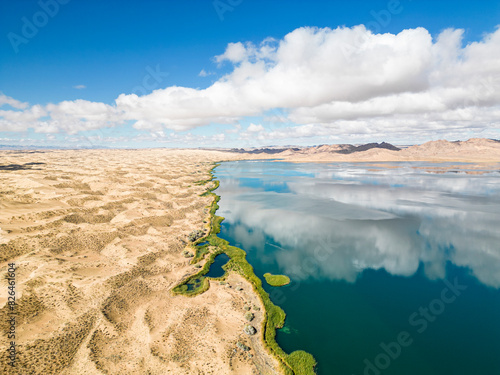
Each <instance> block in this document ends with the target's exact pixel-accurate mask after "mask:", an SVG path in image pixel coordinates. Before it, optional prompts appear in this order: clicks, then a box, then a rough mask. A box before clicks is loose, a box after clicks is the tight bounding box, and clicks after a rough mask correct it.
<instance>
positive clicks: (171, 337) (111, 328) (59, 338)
mask: <svg viewBox="0 0 500 375" xmlns="http://www.w3.org/2000/svg"><path fill="white" fill-rule="evenodd" d="M241 157H243V156H237V155H233V154H223V153H219V152H206V151H205V152H201V151H175V150H129V151H125V150H82V151H45V152H41V153H36V154H33V153H24V152H9V151H4V152H1V153H0V160H1V162H0V164H2V165H3V166H7V167H5V168H3V169H2V170H0V228H1V232H0V262H1V263H0V272H1V273H2V275H5V274H6V272H7V263H8V262H12V261H14V262H15V263H16V265H17V268H18V271H17V277H16V283H17V285H16V292H17V296H16V297H17V300H18V306H17V312H18V314H19V315H18V320H17V327H16V334H17V337H16V344H17V350H18V353H17V367H16V368H12V367H10V366H9V365H8V364H7V352H6V351H5V350H2V353H1V354H0V372H1V373H3V374H23V375H25V374H44V375H46V374H66V375H73V374H118V373H120V374H166V373H169V374H255V373H262V374H274V373H277V371H276V369H275V368H276V365H277V364H276V361H275V359H274V358H272V357H270V356H269V354H268V353H267V352H266V350H264V348H263V346H262V341H261V340H260V337H259V335H257V336H255V337H252V338H250V337H248V336H247V335H245V334H244V333H243V327H244V325H245V319H244V314H245V312H246V310H245V309H244V305H248V306H259V305H260V300H259V299H258V297H257V296H256V295H255V294H254V293H253V291H252V290H251V287H250V285H249V284H248V283H247V281H246V280H244V279H243V278H241V277H240V276H238V275H231V276H230V278H229V280H228V284H229V285H232V286H233V288H229V287H228V286H227V285H219V283H218V282H211V287H210V289H209V290H208V291H207V292H205V293H203V294H202V295H200V296H197V297H194V298H187V297H183V296H174V295H173V294H172V293H171V288H172V287H173V286H175V285H176V284H177V283H178V282H179V281H180V280H182V278H184V277H186V275H190V274H192V273H195V272H196V271H197V269H196V268H194V266H193V265H191V264H189V259H186V258H185V257H184V256H183V250H184V249H185V247H186V245H187V236H188V234H189V233H190V232H191V231H193V230H194V229H201V230H202V229H204V228H206V226H207V224H206V222H207V215H208V213H207V210H206V206H208V205H209V204H210V202H211V198H210V197H200V194H201V193H203V192H204V191H205V189H206V187H204V186H199V185H196V184H194V182H196V181H199V180H204V179H206V178H207V177H208V176H209V175H208V173H207V172H208V170H209V169H210V168H211V167H212V164H211V162H213V161H217V160H221V159H228V158H231V159H234V158H241ZM33 162H37V163H43V164H27V163H33ZM9 166H10V167H9ZM16 166H20V167H16ZM235 286H241V287H243V290H242V291H238V290H237V289H240V288H235ZM0 291H2V292H1V293H0V306H2V308H1V309H0V326H1V329H2V332H5V331H6V330H7V329H8V326H7V315H8V309H7V306H6V300H7V294H6V291H7V283H6V280H5V279H4V278H3V277H2V278H1V281H0ZM262 311H263V308H262V306H260V310H256V314H255V315H256V321H255V322H256V326H259V324H260V322H261V321H262ZM1 337H2V338H1V340H2V341H1V342H0V345H1V346H2V347H3V348H6V347H7V341H8V340H7V338H6V336H5V335H2V336H1ZM238 341H241V342H243V343H245V344H246V345H248V346H249V347H251V351H250V352H248V353H247V352H243V351H242V350H241V349H238V347H237V346H236V343H237V342H238Z"/></svg>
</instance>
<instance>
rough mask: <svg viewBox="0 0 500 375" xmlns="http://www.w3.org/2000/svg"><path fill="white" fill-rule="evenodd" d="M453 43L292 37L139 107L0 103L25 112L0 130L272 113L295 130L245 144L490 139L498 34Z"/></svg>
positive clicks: (0, 121) (498, 108)
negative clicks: (353, 138) (347, 138)
mask: <svg viewBox="0 0 500 375" xmlns="http://www.w3.org/2000/svg"><path fill="white" fill-rule="evenodd" d="M462 37H463V31H462V30H455V29H449V30H445V31H443V32H442V33H441V34H439V35H438V36H437V37H436V38H435V40H433V38H432V36H431V35H430V34H429V32H428V31H427V30H425V29H423V28H416V29H409V30H403V31H402V32H400V33H399V34H390V33H386V34H373V33H372V32H370V31H369V30H367V29H366V28H365V27H364V26H356V27H353V28H345V27H339V28H337V29H329V28H321V29H320V28H312V27H303V28H299V29H296V30H294V31H292V32H290V33H289V34H287V35H286V36H285V37H284V38H283V39H282V40H279V41H276V40H273V39H266V40H264V41H263V42H262V43H260V44H259V45H254V44H252V43H242V42H237V43H230V44H228V46H227V48H226V50H225V52H224V53H223V54H222V55H219V56H216V57H215V61H216V62H217V63H219V64H222V63H224V62H225V63H227V64H232V71H231V72H230V73H229V74H227V75H225V76H224V77H222V78H220V79H219V80H218V81H216V82H215V83H214V84H212V85H211V86H209V87H208V88H205V89H193V88H188V87H177V86H171V87H167V88H164V89H159V90H155V91H153V92H152V93H150V94H148V95H144V96H137V95H135V94H121V95H120V96H119V97H118V98H117V99H116V101H115V103H114V104H113V105H107V104H104V103H93V102H88V101H83V100H77V101H72V102H61V103H59V104H50V105H47V106H45V107H43V108H42V107H41V108H39V109H37V111H38V112H36V111H34V110H33V107H30V108H26V105H25V103H20V102H17V101H15V100H14V99H12V98H8V97H5V96H0V104H2V101H3V102H6V100H9V102H10V103H14V104H15V105H16V106H17V107H16V108H18V109H23V108H24V111H23V112H26V114H23V115H18V114H13V113H11V112H18V111H2V112H1V113H0V129H2V130H19V129H21V128H27V127H34V128H35V129H36V130H37V131H42V132H53V131H54V132H55V131H65V132H68V133H71V132H73V133H74V132H77V131H80V130H86V129H96V128H99V127H106V126H113V125H116V124H120V123H122V122H123V121H127V120H130V121H132V122H133V123H134V127H135V128H137V129H147V130H151V131H159V130H162V129H164V128H168V129H171V130H175V131H186V130H190V129H193V128H196V127H199V126H205V125H209V124H212V123H218V124H232V125H235V124H237V123H238V121H239V120H240V119H242V118H244V117H245V116H260V115H265V114H266V112H268V111H269V110H272V109H275V108H278V109H280V110H283V111H284V112H283V113H286V118H280V121H281V122H285V121H287V122H291V123H294V124H296V125H297V126H295V127H292V128H282V129H280V130H275V131H267V132H266V130H265V129H260V128H259V130H258V131H255V132H254V133H255V134H258V135H259V136H263V137H269V138H271V139H272V138H275V139H276V138H283V137H292V138H294V137H312V136H325V135H328V136H332V137H336V136H342V135H352V134H359V135H362V136H375V135H382V136H383V135H384V134H385V135H393V137H392V138H394V137H396V136H397V137H405V136H408V135H409V134H411V135H422V134H427V135H429V134H431V135H435V134H442V135H447V134H450V135H458V134H465V133H468V132H471V131H473V132H483V134H491V133H492V132H493V133H495V132H497V131H498V128H499V126H498V120H497V119H498V118H499V117H498V114H499V112H500V79H499V78H498V77H500V29H499V30H496V31H495V32H493V33H491V34H487V35H485V37H484V38H483V39H482V40H481V41H478V42H475V43H470V44H468V45H465V46H463V45H462ZM208 74H209V73H207V72H206V71H205V70H202V71H201V72H200V76H204V75H208ZM11 105H12V104H11ZM23 105H24V106H25V107H22V106H23ZM34 112H36V113H34ZM37 113H39V114H40V116H39V117H38V118H37ZM44 116H46V117H47V118H42V117H44ZM255 126H256V125H255ZM249 129H250V128H249ZM249 129H246V130H245V131H244V132H243V133H245V134H248V133H249ZM436 132H437V133H436ZM255 134H254V135H255Z"/></svg>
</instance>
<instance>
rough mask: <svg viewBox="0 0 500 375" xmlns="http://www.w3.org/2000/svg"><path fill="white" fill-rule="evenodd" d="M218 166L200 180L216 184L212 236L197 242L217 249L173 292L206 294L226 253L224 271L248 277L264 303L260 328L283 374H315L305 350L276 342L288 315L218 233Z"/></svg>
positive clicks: (241, 253) (242, 254)
mask: <svg viewBox="0 0 500 375" xmlns="http://www.w3.org/2000/svg"><path fill="white" fill-rule="evenodd" d="M219 165H220V164H214V166H213V167H212V169H211V170H210V174H211V178H210V179H208V180H205V181H200V184H206V183H209V182H211V181H214V182H215V184H214V186H213V187H211V188H209V189H207V191H206V192H205V193H204V194H203V195H210V196H212V197H213V198H214V200H213V201H212V204H211V205H210V231H209V234H208V235H207V236H206V237H204V238H200V239H198V240H197V241H196V242H195V245H196V244H198V243H201V242H202V241H208V243H209V244H210V245H212V246H215V247H216V248H217V250H216V251H215V252H213V253H211V254H210V256H209V258H208V259H207V262H206V263H205V265H204V267H203V268H202V269H201V270H200V272H198V273H197V274H195V275H193V276H191V277H190V278H189V279H187V280H184V281H183V283H182V284H180V285H178V286H176V287H175V288H174V289H173V292H174V293H175V294H183V295H188V296H195V295H198V294H200V293H203V292H205V291H206V290H207V289H208V288H209V285H210V283H209V282H208V279H206V278H204V276H203V275H205V274H206V273H207V272H208V270H209V269H210V265H211V264H212V263H213V261H214V259H215V257H216V256H217V255H218V254H221V253H225V254H227V255H228V256H229V258H230V261H229V262H228V263H227V264H226V265H225V266H224V268H225V269H226V270H231V271H233V272H237V273H239V274H240V275H242V276H243V277H245V278H246V279H247V280H248V281H249V282H250V283H251V285H252V287H253V289H254V291H255V292H256V293H257V294H258V295H259V296H260V298H261V300H262V303H263V305H264V308H265V314H264V321H263V322H262V327H261V328H262V330H263V333H264V335H263V337H264V344H265V346H266V348H268V349H269V350H270V351H271V353H272V354H273V355H274V356H275V357H276V358H277V359H278V360H279V362H280V366H281V368H282V370H283V372H284V373H285V374H286V375H314V374H315V371H314V367H315V366H316V360H315V359H314V357H313V356H312V355H311V354H309V353H307V352H305V351H302V350H297V351H294V352H293V353H291V354H287V353H285V351H283V349H281V347H280V346H279V345H278V343H277V342H276V329H278V328H282V327H283V325H284V323H285V316H286V315H285V312H284V311H283V309H282V308H281V307H279V306H276V305H275V304H274V303H273V302H272V301H271V299H270V298H269V294H268V293H267V292H266V291H265V290H264V289H263V288H262V281H261V280H260V279H259V278H258V277H257V276H256V275H255V273H254V271H253V267H252V266H251V265H250V263H248V261H247V260H246V253H245V251H243V250H242V249H240V248H238V247H235V246H231V245H229V242H228V241H226V240H224V239H222V238H220V237H218V236H217V234H218V233H219V232H220V224H221V222H222V221H223V220H224V218H223V217H221V216H217V215H215V212H216V211H217V210H218V208H219V205H218V204H217V203H218V202H219V200H220V196H218V195H217V194H215V193H214V192H213V191H214V190H216V189H217V188H218V187H219V181H218V180H214V175H213V171H214V169H215V168H216V167H217V166H219ZM278 276H280V275H278ZM284 277H286V276H284ZM200 278H201V280H202V281H201V282H200V281H199V280H200ZM222 278H224V277H222ZM222 278H221V279H222ZM287 279H288V277H287ZM192 280H197V282H196V285H199V286H200V287H198V288H195V289H192V290H188V286H187V284H188V283H192Z"/></svg>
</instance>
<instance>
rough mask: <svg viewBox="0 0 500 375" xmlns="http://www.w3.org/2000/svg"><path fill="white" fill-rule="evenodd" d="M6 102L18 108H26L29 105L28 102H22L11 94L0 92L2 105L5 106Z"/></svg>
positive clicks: (0, 105) (0, 103)
mask: <svg viewBox="0 0 500 375" xmlns="http://www.w3.org/2000/svg"><path fill="white" fill-rule="evenodd" d="M5 104H7V105H10V106H11V107H12V108H17V109H25V108H27V107H28V103H23V102H20V101H19V100H16V99H13V98H11V97H10V96H7V95H4V94H2V93H1V92H0V107H3V106H4V105H5Z"/></svg>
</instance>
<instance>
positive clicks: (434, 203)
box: [217, 162, 500, 288]
mask: <svg viewBox="0 0 500 375" xmlns="http://www.w3.org/2000/svg"><path fill="white" fill-rule="evenodd" d="M269 164H270V163H269V162H268V163H252V164H250V163H241V162H240V163H225V164H223V165H222V166H221V167H219V169H217V176H218V177H219V178H220V179H221V188H220V190H219V194H221V196H222V199H221V201H220V207H221V208H220V211H219V212H220V215H222V216H224V217H225V218H226V221H227V222H228V223H229V224H231V231H233V233H232V237H233V238H237V239H238V241H239V242H241V246H242V247H243V248H245V250H247V251H255V252H257V253H256V255H257V256H258V259H259V261H261V262H263V263H273V262H274V263H276V264H277V265H278V267H279V268H280V270H282V272H284V273H286V274H288V275H290V276H292V277H293V278H294V279H297V280H305V279H308V278H326V279H336V280H339V279H342V280H346V281H350V282H353V281H355V280H356V278H357V277H358V276H359V275H360V273H361V272H362V271H363V270H364V269H381V268H383V269H385V270H386V271H387V272H389V273H391V274H393V275H400V276H411V275H413V274H414V273H415V272H416V271H417V269H418V268H419V266H420V265H421V264H423V266H424V271H425V273H426V275H427V276H428V277H429V278H431V279H436V278H443V277H444V276H445V268H446V263H447V262H452V263H453V264H455V265H456V266H462V267H467V268H469V269H470V271H471V272H472V274H474V275H475V276H476V277H477V278H478V279H479V280H480V281H481V282H482V283H484V284H486V285H489V286H492V287H495V288H499V287H500V246H499V244H500V231H499V230H498V227H499V223H500V183H499V182H500V175H499V174H498V173H497V174H487V175H481V176H476V175H475V176H470V175H463V174H456V173H446V174H429V173H426V172H423V171H419V170H416V169H414V168H404V169H382V170H380V171H372V170H368V169H367V168H365V167H363V166H355V165H340V164H337V165H325V164H307V165H306V164H301V165H292V166H290V167H288V166H284V165H282V166H281V169H280V167H277V166H276V165H274V166H271V167H272V168H273V172H274V173H269V171H268V170H266V169H265V168H268V167H267V166H269ZM280 164H282V163H280ZM415 165H416V164H415ZM286 168H291V169H293V173H290V174H293V175H292V176H290V175H287V171H286ZM302 170H303V172H304V173H303V174H301V171H302ZM310 173H314V175H315V177H314V178H312V177H310ZM239 177H246V178H253V179H259V181H260V183H256V181H255V180H253V184H252V185H251V186H249V185H248V184H246V185H244V186H242V184H241V183H240V180H239ZM284 184H285V185H286V189H285V188H283V186H284ZM273 186H279V190H276V189H273ZM267 239H271V241H272V242H275V247H273V249H274V250H273V251H270V250H269V249H270V247H269V246H268V247H267V249H266V247H265V245H266V241H268V240H267ZM276 246H278V248H276ZM280 248H281V249H280Z"/></svg>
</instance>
